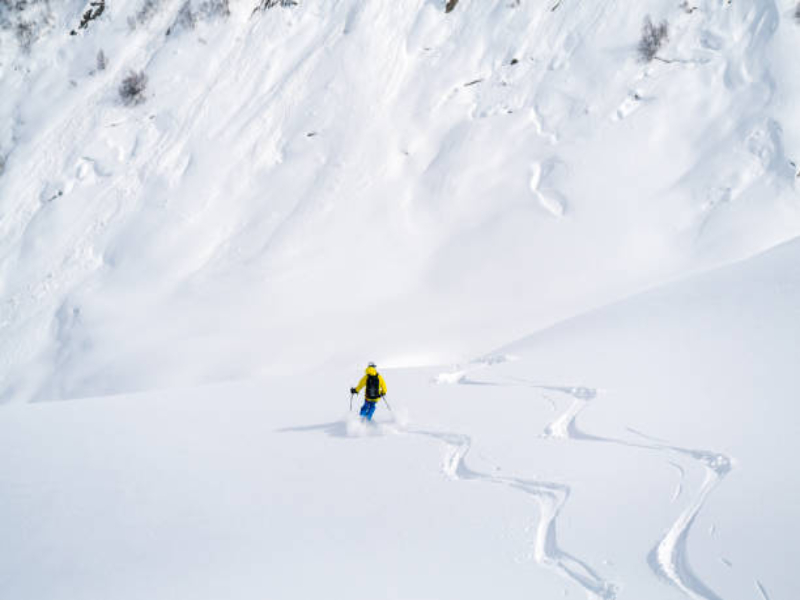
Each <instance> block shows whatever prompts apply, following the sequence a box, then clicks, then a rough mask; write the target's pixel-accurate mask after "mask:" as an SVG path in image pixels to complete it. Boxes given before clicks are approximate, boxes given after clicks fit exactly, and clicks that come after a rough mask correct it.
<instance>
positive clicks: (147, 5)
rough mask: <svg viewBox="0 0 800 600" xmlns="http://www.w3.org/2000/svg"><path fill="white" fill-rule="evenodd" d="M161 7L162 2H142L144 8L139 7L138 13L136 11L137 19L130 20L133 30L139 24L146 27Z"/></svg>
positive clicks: (153, 0)
mask: <svg viewBox="0 0 800 600" xmlns="http://www.w3.org/2000/svg"><path fill="white" fill-rule="evenodd" d="M159 6H161V0H144V1H143V2H142V6H141V7H139V10H138V11H136V17H135V18H133V17H132V18H130V19H128V23H129V24H130V25H131V29H133V28H134V27H136V24H137V23H138V24H139V25H144V24H145V23H147V22H148V21H149V20H150V19H152V18H153V15H155V14H156V11H157V10H158V7H159Z"/></svg>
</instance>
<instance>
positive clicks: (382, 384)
mask: <svg viewBox="0 0 800 600" xmlns="http://www.w3.org/2000/svg"><path fill="white" fill-rule="evenodd" d="M370 375H377V376H378V381H379V382H380V386H379V387H378V393H379V394H380V395H381V396H385V395H386V382H385V381H384V380H383V375H381V374H380V373H378V371H377V370H376V369H375V367H367V370H366V374H365V375H364V376H363V377H362V378H361V381H359V382H358V385H357V386H356V392H360V391H361V390H362V389H364V387H365V386H366V385H367V377H368V376H370ZM367 400H369V401H370V402H377V401H378V400H380V398H367Z"/></svg>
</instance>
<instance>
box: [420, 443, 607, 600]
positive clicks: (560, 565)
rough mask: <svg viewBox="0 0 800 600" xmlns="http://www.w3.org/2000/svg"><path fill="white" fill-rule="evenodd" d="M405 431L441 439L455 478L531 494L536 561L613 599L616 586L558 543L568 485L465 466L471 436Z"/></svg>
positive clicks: (603, 599)
mask: <svg viewBox="0 0 800 600" xmlns="http://www.w3.org/2000/svg"><path fill="white" fill-rule="evenodd" d="M407 432H408V433H411V434H414V435H420V436H425V437H429V438H433V439H435V440H438V441H440V442H443V443H444V444H445V446H446V448H447V451H446V454H445V458H444V461H443V465H442V470H443V471H444V473H445V475H447V477H448V478H450V479H452V480H454V481H479V482H483V483H491V484H496V485H502V486H505V487H509V488H512V489H514V490H517V491H520V492H522V493H525V494H528V495H530V496H533V497H534V499H535V500H536V501H537V502H538V504H539V513H540V518H539V524H538V526H537V528H536V538H535V541H534V547H533V557H534V560H535V561H536V563H537V564H539V565H542V566H544V567H546V568H549V569H551V570H553V571H555V572H556V573H558V574H559V575H560V576H562V577H564V578H565V579H569V580H571V581H573V582H575V583H576V584H578V585H579V586H580V587H581V588H583V589H584V590H585V591H586V593H587V595H588V597H589V598H593V599H594V598H596V599H600V600H614V598H616V597H617V587H616V586H615V585H614V584H612V583H610V582H608V581H606V580H604V579H603V578H602V577H601V576H600V575H599V574H598V573H597V572H596V571H594V570H593V569H592V568H591V567H590V566H589V565H588V564H587V563H586V562H584V561H582V560H580V559H579V558H577V557H576V556H574V555H572V554H569V553H568V552H566V551H565V550H564V549H563V548H561V547H560V546H559V545H558V537H557V533H556V520H557V518H558V515H559V513H560V512H561V509H562V508H563V506H564V505H565V504H566V502H567V499H568V498H569V495H570V488H569V486H567V485H564V484H562V483H555V482H550V481H539V480H535V479H522V478H518V477H508V476H501V475H492V474H487V473H481V472H478V471H475V470H473V469H471V468H470V467H468V466H467V465H466V457H467V455H468V454H469V452H470V450H471V448H472V438H470V437H469V436H468V435H465V434H461V433H446V432H434V431H424V430H408V431H407Z"/></svg>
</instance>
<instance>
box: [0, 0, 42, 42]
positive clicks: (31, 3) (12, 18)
mask: <svg viewBox="0 0 800 600" xmlns="http://www.w3.org/2000/svg"><path fill="white" fill-rule="evenodd" d="M53 22H54V17H53V11H52V10H51V8H50V0H0V29H3V30H5V31H8V32H10V33H12V34H13V35H14V37H15V38H16V40H17V44H18V45H19V47H20V48H21V49H22V50H23V51H24V52H27V51H29V50H30V49H31V47H32V46H33V44H35V43H36V41H37V40H38V39H39V38H40V37H42V35H43V34H44V33H45V32H46V31H47V30H48V29H49V28H50V27H51V26H52V24H53Z"/></svg>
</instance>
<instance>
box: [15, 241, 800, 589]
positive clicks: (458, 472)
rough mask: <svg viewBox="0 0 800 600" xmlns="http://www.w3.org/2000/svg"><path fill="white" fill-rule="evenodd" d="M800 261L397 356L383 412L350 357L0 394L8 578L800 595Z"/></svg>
mask: <svg viewBox="0 0 800 600" xmlns="http://www.w3.org/2000/svg"><path fill="white" fill-rule="evenodd" d="M798 259H800V243H799V242H793V243H791V244H789V245H786V246H783V247H781V248H778V249H776V250H774V251H772V252H770V253H768V254H766V255H764V256H760V257H758V258H755V259H753V260H750V261H746V262H745V263H742V264H740V265H736V266H735V267H729V268H725V269H722V270H717V271H714V272H712V273H710V274H708V275H704V276H701V277H698V278H694V279H690V280H687V281H685V282H681V283H679V284H675V285H672V286H668V287H666V288H662V289H659V290H655V291H653V292H649V293H647V294H645V295H642V296H639V297H636V298H633V299H630V300H627V301H625V302H623V303H620V304H615V305H613V306H610V307H608V308H605V309H602V310H599V311H595V312H593V313H591V314H588V315H585V316H582V317H579V318H577V319H574V320H570V321H568V322H565V323H563V324H561V325H558V326H557V327H555V328H552V329H549V330H547V331H545V332H542V333H539V334H536V335H534V336H532V337H530V338H527V339H525V340H522V341H520V342H516V343H514V344H512V345H510V346H508V347H507V348H504V349H502V350H501V351H499V352H497V353H492V354H491V355H489V356H487V357H485V358H484V359H482V360H480V361H476V362H474V363H471V364H469V365H466V366H465V367H464V368H462V369H461V371H460V373H458V374H456V373H445V374H440V375H439V376H438V377H437V373H438V371H436V370H431V369H429V368H428V369H425V368H423V369H406V370H385V371H384V373H385V375H386V378H387V382H388V385H389V390H390V396H389V399H390V402H391V405H392V409H393V410H394V413H393V415H394V417H395V419H392V413H389V412H388V411H387V409H386V408H385V407H383V406H382V407H380V408H379V412H378V415H377V417H378V420H379V424H378V425H377V426H376V427H372V428H365V427H364V426H359V425H358V424H357V423H355V422H353V421H352V420H349V419H347V418H346V411H347V396H346V393H345V391H346V386H344V385H342V384H343V383H344V382H343V381H342V377H343V373H342V372H341V371H338V370H335V371H331V370H329V371H321V372H320V373H318V375H317V376H316V377H314V378H292V379H282V378H279V379H270V380H266V379H264V380H253V381H249V382H243V383H239V384H224V385H218V386H208V387H203V388H198V389H195V390H186V391H181V392H175V391H173V392H151V393H147V394H140V395H130V396H116V397H113V398H108V397H106V398H91V399H82V400H74V401H69V402H58V403H33V404H16V405H10V406H7V407H5V408H4V409H3V411H0V436H1V437H2V439H3V440H4V447H5V448H6V451H4V452H3V453H2V455H0V480H1V481H3V490H4V493H3V496H4V510H3V512H2V516H0V526H2V530H3V531H4V541H5V543H4V544H3V547H2V548H3V549H2V552H0V558H1V559H2V560H0V594H1V595H2V596H3V597H7V598H18V599H27V598H37V599H40V598H53V599H55V598H70V599H71V600H76V599H82V598H98V597H109V596H113V597H114V598H150V599H158V598H189V597H191V598H219V597H231V598H264V597H269V598H309V597H319V596H321V595H324V596H326V597H331V598H354V599H361V598H374V597H380V598H485V597H487V596H490V597H498V596H502V597H508V598H529V597H531V596H535V597H540V598H557V597H564V596H566V597H586V598H619V599H625V598H648V599H653V600H659V599H662V598H663V599H672V598H675V599H678V598H693V599H715V598H725V599H726V600H736V599H756V600H758V599H763V598H767V599H778V598H791V597H792V596H793V594H794V593H795V592H796V590H797V581H796V577H795V574H794V569H793V558H792V557H793V554H794V552H793V550H794V545H795V540H796V539H797V538H798V535H800V519H798V508H797V507H798V506H800V503H799V502H798V501H800V480H799V479H798V475H797V468H796V454H797V453H796V445H797V442H796V440H797V434H798V426H797V422H798V409H797V404H796V402H795V398H794V394H793V391H794V390H796V389H797V388H798V385H800V381H798V377H800V375H799V374H798V371H797V369H796V367H795V365H796V361H797V357H798V339H800V331H799V329H800V319H798V318H797V307H798V306H800V272H798V264H800V260H798ZM731 365H736V367H737V368H731ZM347 374H348V375H352V377H353V378H355V377H357V376H358V371H357V370H356V369H355V368H353V369H352V370H351V372H350V373H347ZM437 381H438V383H437ZM446 381H450V382H452V383H450V384H448V383H442V382H446ZM337 389H339V390H341V393H338V392H336V391H335V390H337ZM43 440H46V443H43Z"/></svg>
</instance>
